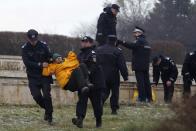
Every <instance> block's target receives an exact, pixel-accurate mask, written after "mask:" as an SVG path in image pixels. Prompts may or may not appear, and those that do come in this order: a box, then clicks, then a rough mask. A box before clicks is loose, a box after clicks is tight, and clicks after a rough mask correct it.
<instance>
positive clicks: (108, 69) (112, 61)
mask: <svg viewBox="0 0 196 131" xmlns="http://www.w3.org/2000/svg"><path fill="white" fill-rule="evenodd" d="M97 61H98V63H99V64H100V65H101V66H102V67H103V71H104V77H105V82H106V88H105V90H104V96H103V97H104V98H103V99H104V102H105V101H106V100H107V98H108V97H109V95H110V91H112V95H111V98H110V105H111V109H112V111H115V112H116V110H117V109H118V108H119V86H120V73H119V71H120V72H121V75H122V76H123V78H124V80H128V70H127V66H126V62H125V58H124V56H123V53H122V51H121V49H119V48H117V47H115V45H114V43H113V42H111V43H107V44H105V45H103V46H99V47H98V48H97Z"/></svg>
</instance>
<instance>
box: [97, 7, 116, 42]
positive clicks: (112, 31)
mask: <svg viewBox="0 0 196 131" xmlns="http://www.w3.org/2000/svg"><path fill="white" fill-rule="evenodd" d="M116 24H117V19H116V16H115V15H113V14H112V11H111V7H106V8H104V12H103V13H101V15H100V17H99V19H98V22H97V35H96V41H97V42H98V43H99V45H103V44H106V40H107V37H111V36H112V37H116Z"/></svg>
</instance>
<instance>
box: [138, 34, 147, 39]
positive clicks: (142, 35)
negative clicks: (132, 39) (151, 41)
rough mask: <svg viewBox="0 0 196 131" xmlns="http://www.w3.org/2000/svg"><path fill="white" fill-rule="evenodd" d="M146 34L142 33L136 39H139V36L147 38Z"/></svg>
mask: <svg viewBox="0 0 196 131" xmlns="http://www.w3.org/2000/svg"><path fill="white" fill-rule="evenodd" d="M145 37H146V36H145V35H144V34H141V35H139V36H138V37H136V39H139V38H145Z"/></svg>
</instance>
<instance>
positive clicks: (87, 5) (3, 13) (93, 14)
mask: <svg viewBox="0 0 196 131" xmlns="http://www.w3.org/2000/svg"><path fill="white" fill-rule="evenodd" d="M104 1H105V0H0V3H1V4H0V31H22V32H24V31H27V30H28V29H30V28H34V29H37V30H38V31H39V32H41V33H49V34H62V35H68V36H70V35H71V33H72V32H73V31H74V29H76V28H77V27H79V26H80V24H81V23H86V24H90V23H92V22H94V21H95V19H96V18H97V17H98V16H99V14H100V13H101V12H102V9H103V2H104ZM111 1H112V0H111Z"/></svg>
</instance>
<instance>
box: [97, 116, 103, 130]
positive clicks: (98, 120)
mask: <svg viewBox="0 0 196 131" xmlns="http://www.w3.org/2000/svg"><path fill="white" fill-rule="evenodd" d="M101 126H102V118H101V117H99V118H96V128H101Z"/></svg>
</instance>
